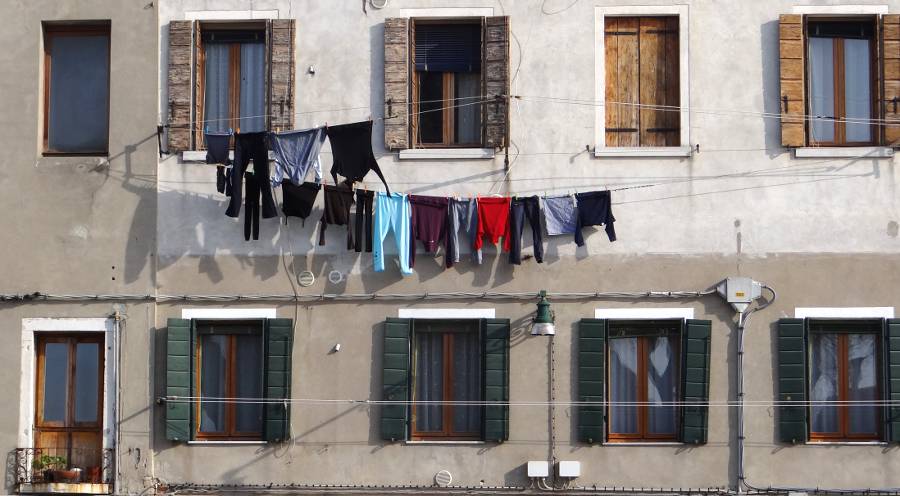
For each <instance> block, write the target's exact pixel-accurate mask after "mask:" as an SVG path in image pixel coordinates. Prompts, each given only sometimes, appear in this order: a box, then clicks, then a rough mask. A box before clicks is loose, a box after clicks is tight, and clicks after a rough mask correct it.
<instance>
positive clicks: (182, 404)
mask: <svg viewBox="0 0 900 496" xmlns="http://www.w3.org/2000/svg"><path fill="white" fill-rule="evenodd" d="M166 325H167V329H166V397H167V398H172V397H175V396H177V397H180V399H179V400H177V401H166V439H168V440H170V441H190V439H191V434H192V432H193V430H192V429H191V418H192V416H193V415H192V412H193V408H192V406H193V402H192V401H191V400H187V399H186V398H190V397H192V396H194V395H193V394H192V390H193V379H192V377H193V374H192V368H193V367H192V364H193V360H192V359H191V357H192V350H193V348H194V347H193V339H192V334H193V333H192V331H191V321H190V319H169V320H168V322H167V324H166Z"/></svg>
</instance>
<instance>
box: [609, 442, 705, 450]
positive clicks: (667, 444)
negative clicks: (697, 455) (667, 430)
mask: <svg viewBox="0 0 900 496" xmlns="http://www.w3.org/2000/svg"><path fill="white" fill-rule="evenodd" d="M603 446H631V447H634V446H638V447H653V446H683V447H688V448H689V447H692V446H698V445H694V444H686V443H679V442H675V441H672V442H665V441H658V442H646V443H645V442H643V441H628V442H624V443H617V442H610V441H607V442H605V443H603Z"/></svg>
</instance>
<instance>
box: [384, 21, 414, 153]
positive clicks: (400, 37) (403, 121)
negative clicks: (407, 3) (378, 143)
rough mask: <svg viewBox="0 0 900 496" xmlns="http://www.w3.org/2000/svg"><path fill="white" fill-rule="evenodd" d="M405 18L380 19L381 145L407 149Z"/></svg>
mask: <svg viewBox="0 0 900 496" xmlns="http://www.w3.org/2000/svg"><path fill="white" fill-rule="evenodd" d="M409 24H410V23H409V19H406V18H402V17H390V18H387V19H385V20H384V147H385V148H386V149H388V150H402V149H406V148H409V77H410V76H409V73H410V68H409Z"/></svg>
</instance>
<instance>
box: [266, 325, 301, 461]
mask: <svg viewBox="0 0 900 496" xmlns="http://www.w3.org/2000/svg"><path fill="white" fill-rule="evenodd" d="M293 346H294V321H293V320H292V319H266V329H265V347H266V355H265V356H266V362H265V367H266V368H265V396H266V399H267V400H284V402H283V403H266V405H265V413H264V424H263V435H264V438H265V440H266V441H268V442H270V443H271V442H283V441H286V440H287V439H289V438H290V436H291V428H290V424H291V404H290V401H289V400H290V398H291V356H292V350H293Z"/></svg>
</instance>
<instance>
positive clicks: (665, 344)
mask: <svg viewBox="0 0 900 496" xmlns="http://www.w3.org/2000/svg"><path fill="white" fill-rule="evenodd" d="M673 341H674V340H673V339H671V338H668V337H657V338H650V352H649V356H648V357H647V402H648V403H650V404H651V405H659V404H661V403H669V404H668V405H661V406H648V407H647V430H648V433H650V434H674V433H675V419H676V418H677V417H676V415H675V412H676V411H677V410H676V406H675V405H672V404H671V403H672V402H674V401H675V400H676V394H677V390H678V361H677V360H676V359H675V345H674V342H673Z"/></svg>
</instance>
